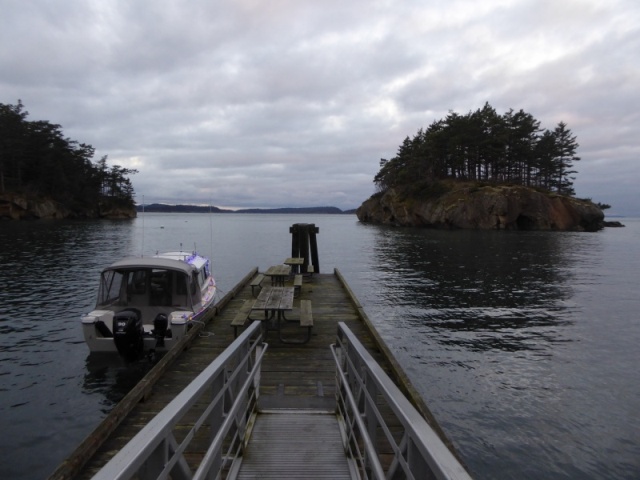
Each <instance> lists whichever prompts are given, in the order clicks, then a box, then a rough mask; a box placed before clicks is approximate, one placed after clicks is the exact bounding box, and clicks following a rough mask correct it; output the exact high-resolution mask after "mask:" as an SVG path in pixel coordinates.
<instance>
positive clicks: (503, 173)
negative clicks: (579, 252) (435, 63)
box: [356, 103, 609, 232]
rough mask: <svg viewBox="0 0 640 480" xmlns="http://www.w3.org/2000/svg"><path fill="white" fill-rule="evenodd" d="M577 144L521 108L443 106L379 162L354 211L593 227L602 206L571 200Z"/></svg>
mask: <svg viewBox="0 0 640 480" xmlns="http://www.w3.org/2000/svg"><path fill="white" fill-rule="evenodd" d="M577 148H578V143H577V141H576V137H575V135H573V134H572V133H571V130H569V129H568V128H567V125H566V124H565V123H564V122H560V123H558V125H557V126H556V127H555V128H554V129H553V130H548V129H543V128H541V127H540V122H539V121H538V120H536V119H535V118H534V117H533V115H531V114H529V113H527V112H525V111H523V110H519V111H517V112H516V111H514V110H513V109H509V110H508V111H507V112H505V113H504V114H502V115H500V114H498V113H497V112H496V110H495V109H494V108H493V107H491V105H489V103H485V105H484V107H482V108H481V109H478V110H476V111H474V112H471V111H470V112H469V113H467V114H465V115H460V114H458V113H455V112H453V111H450V112H449V115H447V117H446V118H444V119H441V120H437V121H434V122H433V123H432V124H431V125H429V127H427V128H426V129H422V128H421V129H420V130H418V133H417V134H416V135H415V136H414V137H413V138H409V137H406V138H405V140H404V141H403V142H402V144H401V145H400V147H399V148H398V153H397V155H396V156H395V157H394V158H392V159H390V160H386V159H384V158H383V159H381V160H380V171H379V172H378V173H377V174H376V176H375V178H374V184H375V185H376V190H377V193H376V194H374V195H372V196H371V198H369V199H368V200H366V201H365V202H364V203H363V204H362V205H361V206H360V208H358V210H357V211H356V214H357V216H358V219H359V220H360V221H362V222H371V223H379V224H386V225H404V226H414V227H432V228H450V229H453V228H462V229H501V230H573V231H591V232H593V231H597V230H600V229H602V228H603V227H604V226H605V222H604V214H603V212H602V210H603V209H604V208H608V207H609V206H608V205H602V204H595V203H593V202H592V201H591V200H588V199H578V198H575V191H574V189H573V180H574V179H575V174H576V173H577V172H576V171H575V170H574V169H573V168H574V163H575V162H577V161H579V160H580V157H578V156H577V155H576V152H577Z"/></svg>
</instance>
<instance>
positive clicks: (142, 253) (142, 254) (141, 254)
mask: <svg viewBox="0 0 640 480" xmlns="http://www.w3.org/2000/svg"><path fill="white" fill-rule="evenodd" d="M140 256H141V257H144V195H142V251H141V252H140Z"/></svg>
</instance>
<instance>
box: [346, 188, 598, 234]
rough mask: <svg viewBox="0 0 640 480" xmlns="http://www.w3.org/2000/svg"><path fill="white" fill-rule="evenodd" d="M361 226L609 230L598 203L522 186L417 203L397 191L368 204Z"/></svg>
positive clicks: (459, 192) (458, 191) (455, 192)
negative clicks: (366, 223) (375, 224)
mask: <svg viewBox="0 0 640 480" xmlns="http://www.w3.org/2000/svg"><path fill="white" fill-rule="evenodd" d="M356 214H357V216H358V219H359V220H360V221H361V222H369V223H378V224H387V225H400V226H414V227H431V228H449V229H454V228H461V229H504V230H572V231H597V230H600V229H602V228H603V226H604V224H603V220H604V214H603V213H602V210H601V209H600V208H598V207H597V206H596V205H594V204H593V203H591V202H589V201H586V200H578V199H575V198H572V197H566V196H561V195H555V194H549V193H541V192H538V191H536V190H533V189H531V188H527V187H522V186H469V185H460V186H459V187H454V188H453V189H452V190H451V191H449V192H447V193H444V194H443V195H441V196H439V197H437V198H424V199H420V198H415V197H407V196H405V195H401V194H399V193H398V192H396V191H395V190H393V189H391V190H389V191H387V192H385V193H384V194H382V195H374V196H372V197H371V198H369V199H368V200H366V201H365V202H364V203H363V204H362V205H361V206H360V208H358V210H357V212H356Z"/></svg>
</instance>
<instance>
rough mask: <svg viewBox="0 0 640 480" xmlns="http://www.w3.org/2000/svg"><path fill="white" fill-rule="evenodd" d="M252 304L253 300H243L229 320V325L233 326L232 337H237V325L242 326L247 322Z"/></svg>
mask: <svg viewBox="0 0 640 480" xmlns="http://www.w3.org/2000/svg"><path fill="white" fill-rule="evenodd" d="M252 306H253V300H245V301H244V303H243V304H242V307H240V310H238V313H236V316H235V317H234V318H233V320H232V321H231V326H232V327H233V338H238V327H244V324H245V323H247V319H248V318H249V315H250V314H251V307H252Z"/></svg>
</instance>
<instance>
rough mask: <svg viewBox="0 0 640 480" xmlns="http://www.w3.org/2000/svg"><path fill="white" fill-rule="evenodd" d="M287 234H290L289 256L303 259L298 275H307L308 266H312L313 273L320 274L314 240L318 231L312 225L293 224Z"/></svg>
mask: <svg viewBox="0 0 640 480" xmlns="http://www.w3.org/2000/svg"><path fill="white" fill-rule="evenodd" d="M289 233H291V256H292V257H298V258H304V263H303V264H302V267H301V271H300V273H307V270H308V266H309V265H313V272H314V273H320V261H319V259H318V241H317V239H316V234H318V233H320V229H319V228H318V227H316V226H315V224H313V223H295V224H293V225H292V226H291V227H290V228H289Z"/></svg>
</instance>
